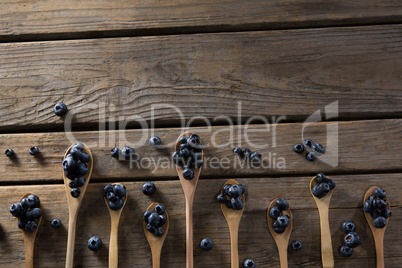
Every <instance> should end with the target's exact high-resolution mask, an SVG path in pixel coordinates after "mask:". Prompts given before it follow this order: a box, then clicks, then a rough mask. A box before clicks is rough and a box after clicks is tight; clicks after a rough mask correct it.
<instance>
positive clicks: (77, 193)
mask: <svg viewBox="0 0 402 268" xmlns="http://www.w3.org/2000/svg"><path fill="white" fill-rule="evenodd" d="M70 193H71V196H72V197H74V198H78V197H79V196H80V194H81V191H80V189H78V188H73V189H71V191H70Z"/></svg>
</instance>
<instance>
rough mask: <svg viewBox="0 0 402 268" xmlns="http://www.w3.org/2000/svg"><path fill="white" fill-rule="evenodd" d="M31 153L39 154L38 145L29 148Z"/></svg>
mask: <svg viewBox="0 0 402 268" xmlns="http://www.w3.org/2000/svg"><path fill="white" fill-rule="evenodd" d="M29 154H30V155H37V154H39V149H38V147H36V146H34V147H31V148H29Z"/></svg>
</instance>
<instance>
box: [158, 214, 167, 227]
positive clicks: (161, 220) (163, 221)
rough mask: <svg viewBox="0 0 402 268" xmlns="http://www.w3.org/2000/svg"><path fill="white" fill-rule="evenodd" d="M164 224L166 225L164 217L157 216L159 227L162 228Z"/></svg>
mask: <svg viewBox="0 0 402 268" xmlns="http://www.w3.org/2000/svg"><path fill="white" fill-rule="evenodd" d="M165 223H167V218H166V216H165V215H159V226H163V225H164V224H165Z"/></svg>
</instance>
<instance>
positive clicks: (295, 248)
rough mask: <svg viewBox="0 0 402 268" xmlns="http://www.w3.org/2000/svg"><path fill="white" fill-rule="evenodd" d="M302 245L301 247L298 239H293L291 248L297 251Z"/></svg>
mask: <svg viewBox="0 0 402 268" xmlns="http://www.w3.org/2000/svg"><path fill="white" fill-rule="evenodd" d="M302 247H303V244H302V242H300V241H298V240H295V241H293V242H292V249H293V250H294V251H299V250H301V249H302Z"/></svg>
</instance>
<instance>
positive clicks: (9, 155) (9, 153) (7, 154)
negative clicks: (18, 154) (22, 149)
mask: <svg viewBox="0 0 402 268" xmlns="http://www.w3.org/2000/svg"><path fill="white" fill-rule="evenodd" d="M4 153H5V154H6V156H7V157H11V156H13V155H14V150H13V149H7V150H6V151H5V152H4Z"/></svg>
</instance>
